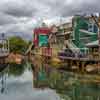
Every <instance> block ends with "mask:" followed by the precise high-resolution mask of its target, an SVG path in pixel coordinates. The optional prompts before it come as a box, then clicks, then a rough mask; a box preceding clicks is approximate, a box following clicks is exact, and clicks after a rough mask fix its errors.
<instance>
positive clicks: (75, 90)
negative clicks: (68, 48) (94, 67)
mask: <svg viewBox="0 0 100 100" xmlns="http://www.w3.org/2000/svg"><path fill="white" fill-rule="evenodd" d="M30 69H31V64H29V63H27V64H22V65H15V64H13V65H10V66H9V67H8V68H7V69H5V71H4V72H3V73H0V90H1V94H0V100H61V98H63V100H99V99H100V84H95V83H91V84H90V83H85V84H83V83H80V80H83V79H86V80H91V79H93V77H87V76H84V77H83V76H78V75H76V74H73V73H68V72H63V73H62V72H60V73H59V72H55V71H54V72H52V74H51V75H50V78H49V79H48V80H49V84H48V85H49V87H50V88H53V89H55V90H56V92H57V93H59V96H60V97H61V98H60V97H59V96H58V95H57V94H56V93H55V91H53V90H51V89H44V90H39V89H35V88H33V85H32V84H33V83H32V82H33V80H32V79H33V77H32V72H31V70H30ZM2 93H3V94H2Z"/></svg>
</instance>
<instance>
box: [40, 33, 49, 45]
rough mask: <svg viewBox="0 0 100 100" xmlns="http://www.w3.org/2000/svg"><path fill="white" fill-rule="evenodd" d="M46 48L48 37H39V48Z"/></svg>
mask: <svg viewBox="0 0 100 100" xmlns="http://www.w3.org/2000/svg"><path fill="white" fill-rule="evenodd" d="M43 46H48V35H41V34H40V35H39V47H43Z"/></svg>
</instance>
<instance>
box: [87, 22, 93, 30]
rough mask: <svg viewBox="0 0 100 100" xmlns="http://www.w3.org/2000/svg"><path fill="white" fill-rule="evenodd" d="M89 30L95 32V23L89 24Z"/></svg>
mask: <svg viewBox="0 0 100 100" xmlns="http://www.w3.org/2000/svg"><path fill="white" fill-rule="evenodd" d="M88 31H89V32H94V24H93V23H89V24H88Z"/></svg>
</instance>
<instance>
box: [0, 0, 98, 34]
mask: <svg viewBox="0 0 100 100" xmlns="http://www.w3.org/2000/svg"><path fill="white" fill-rule="evenodd" d="M99 4H100V0H0V32H6V33H10V32H11V33H15V32H18V33H20V32H23V33H24V34H30V35H31V34H32V29H33V28H34V27H35V26H36V25H37V22H38V23H39V22H40V20H41V19H43V20H47V19H49V20H50V19H53V18H55V19H57V17H68V16H72V15H74V14H77V13H92V12H99V10H100V5H99ZM37 20H39V21H37Z"/></svg>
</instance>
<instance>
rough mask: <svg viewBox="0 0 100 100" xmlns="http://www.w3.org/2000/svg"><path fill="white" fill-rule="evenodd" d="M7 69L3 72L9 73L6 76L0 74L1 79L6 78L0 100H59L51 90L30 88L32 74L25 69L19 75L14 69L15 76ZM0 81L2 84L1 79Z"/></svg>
mask: <svg viewBox="0 0 100 100" xmlns="http://www.w3.org/2000/svg"><path fill="white" fill-rule="evenodd" d="M23 66H24V65H23ZM10 67H11V66H10ZM10 67H9V68H10ZM18 67H19V66H18ZM20 67H21V66H20ZM24 67H25V66H24ZM9 68H8V69H6V70H5V72H6V73H7V72H9V73H8V74H7V75H6V74H4V73H2V74H1V75H2V76H3V78H4V77H5V76H6V86H5V91H4V90H2V91H3V92H4V93H3V94H2V93H1V94H0V100H60V98H59V96H58V95H57V94H56V93H55V92H54V91H53V90H50V89H45V90H37V89H34V88H33V87H32V73H31V71H29V70H28V69H27V68H25V69H24V71H20V72H22V73H20V75H18V73H17V72H16V71H15V69H14V71H15V73H17V74H15V73H14V72H12V71H10V69H9ZM11 70H12V69H11ZM0 81H1V82H2V78H1V80H0ZM3 82H4V81H3ZM0 85H1V83H0ZM0 88H1V87H0Z"/></svg>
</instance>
